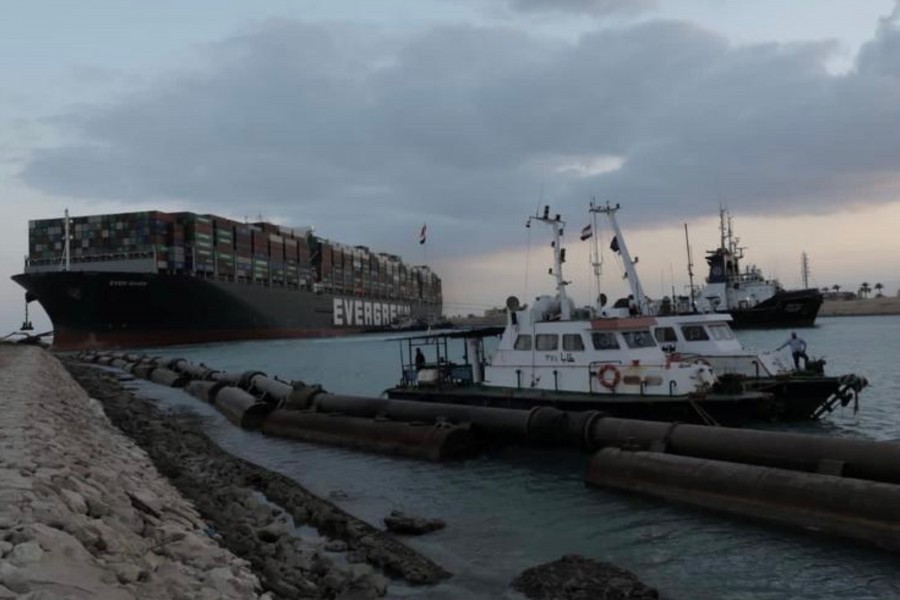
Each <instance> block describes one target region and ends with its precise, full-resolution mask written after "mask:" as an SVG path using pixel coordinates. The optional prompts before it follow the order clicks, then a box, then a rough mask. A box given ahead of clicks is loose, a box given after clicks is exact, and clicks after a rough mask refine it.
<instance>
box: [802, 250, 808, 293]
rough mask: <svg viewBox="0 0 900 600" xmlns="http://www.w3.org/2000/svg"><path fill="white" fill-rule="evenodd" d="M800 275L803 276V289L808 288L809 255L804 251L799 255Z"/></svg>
mask: <svg viewBox="0 0 900 600" xmlns="http://www.w3.org/2000/svg"><path fill="white" fill-rule="evenodd" d="M800 276H801V277H802V278H803V289H809V256H808V255H807V254H806V251H804V252H803V254H801V255H800Z"/></svg>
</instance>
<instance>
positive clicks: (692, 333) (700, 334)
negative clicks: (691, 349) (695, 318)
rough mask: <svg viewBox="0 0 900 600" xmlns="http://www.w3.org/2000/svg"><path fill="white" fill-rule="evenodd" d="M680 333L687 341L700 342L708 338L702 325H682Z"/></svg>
mask: <svg viewBox="0 0 900 600" xmlns="http://www.w3.org/2000/svg"><path fill="white" fill-rule="evenodd" d="M681 334H682V335H683V336H684V339H686V340H687V341H689V342H702V341H705V340H708V339H709V336H708V335H706V330H705V329H703V325H684V326H683V327H682V328H681Z"/></svg>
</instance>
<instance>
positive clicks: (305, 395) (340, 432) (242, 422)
mask: <svg viewBox="0 0 900 600" xmlns="http://www.w3.org/2000/svg"><path fill="white" fill-rule="evenodd" d="M116 360H119V359H116ZM127 364H129V365H130V364H132V363H127ZM161 365H164V366H161ZM123 366H125V365H123ZM166 366H168V367H171V368H172V369H175V370H176V371H177V372H175V371H172V370H169V369H168V368H166ZM133 371H134V372H135V374H136V375H138V376H139V377H142V378H145V379H150V380H153V381H156V382H157V383H160V384H163V385H169V386H171V387H180V384H181V381H182V378H183V379H184V380H187V379H188V375H189V374H193V375H199V376H201V377H204V378H209V379H210V380H205V379H192V380H190V381H189V382H188V383H187V385H186V386H185V387H186V391H187V392H188V393H190V394H191V395H192V396H194V397H196V398H198V399H201V400H203V401H204V402H208V403H209V404H211V405H213V406H214V407H216V408H217V409H218V410H219V411H220V412H221V413H222V414H223V415H225V417H226V418H227V419H228V420H229V421H231V422H232V423H234V424H235V425H237V426H239V427H242V428H244V429H261V430H262V432H263V433H265V434H267V435H273V436H279V437H286V438H290V439H298V440H304V441H308V442H314V443H323V444H330V445H338V446H343V447H349V448H355V449H362V450H368V451H372V452H379V453H387V454H393V455H400V456H406V457H412V458H422V459H427V460H448V459H453V458H459V457H464V456H471V455H472V454H473V449H474V448H475V446H476V445H475V443H474V441H473V438H472V434H471V430H470V428H469V427H468V426H464V425H452V424H449V423H435V422H431V423H424V422H419V423H408V422H399V421H396V420H395V421H389V420H384V419H370V418H356V417H352V416H346V415H335V414H324V413H316V412H311V411H299V410H279V407H281V406H282V405H286V404H287V405H293V406H303V407H307V406H309V404H310V401H311V400H312V398H313V397H315V396H316V395H317V394H319V393H320V392H321V391H322V389H321V388H320V387H318V386H304V385H302V384H299V385H294V384H289V383H286V382H283V381H280V380H277V379H272V378H269V377H268V376H266V374H265V373H263V372H261V371H245V372H243V373H228V372H221V371H214V370H212V369H209V368H207V367H202V368H197V367H196V366H195V365H193V364H191V363H189V362H188V361H185V360H183V359H172V360H164V359H161V358H159V357H156V358H150V359H147V358H143V359H142V361H141V362H139V363H136V364H134V365H133ZM157 374H159V375H157ZM251 392H253V393H251Z"/></svg>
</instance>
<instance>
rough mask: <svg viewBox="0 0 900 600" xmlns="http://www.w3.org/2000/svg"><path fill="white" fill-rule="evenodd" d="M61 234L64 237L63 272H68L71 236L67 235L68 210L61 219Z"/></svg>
mask: <svg viewBox="0 0 900 600" xmlns="http://www.w3.org/2000/svg"><path fill="white" fill-rule="evenodd" d="M63 234H64V235H65V236H66V239H65V241H64V242H63V271H68V270H69V267H70V266H71V262H70V261H71V254H70V252H69V250H70V244H71V241H70V240H71V238H72V236H71V235H70V234H69V209H68V208H67V209H66V212H65V218H64V219H63Z"/></svg>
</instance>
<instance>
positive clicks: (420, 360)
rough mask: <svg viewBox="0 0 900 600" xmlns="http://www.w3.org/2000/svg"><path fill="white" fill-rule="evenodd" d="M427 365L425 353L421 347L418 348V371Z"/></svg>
mask: <svg viewBox="0 0 900 600" xmlns="http://www.w3.org/2000/svg"><path fill="white" fill-rule="evenodd" d="M424 367H425V355H424V354H422V349H421V348H416V371H421V370H422V369H423V368H424Z"/></svg>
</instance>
